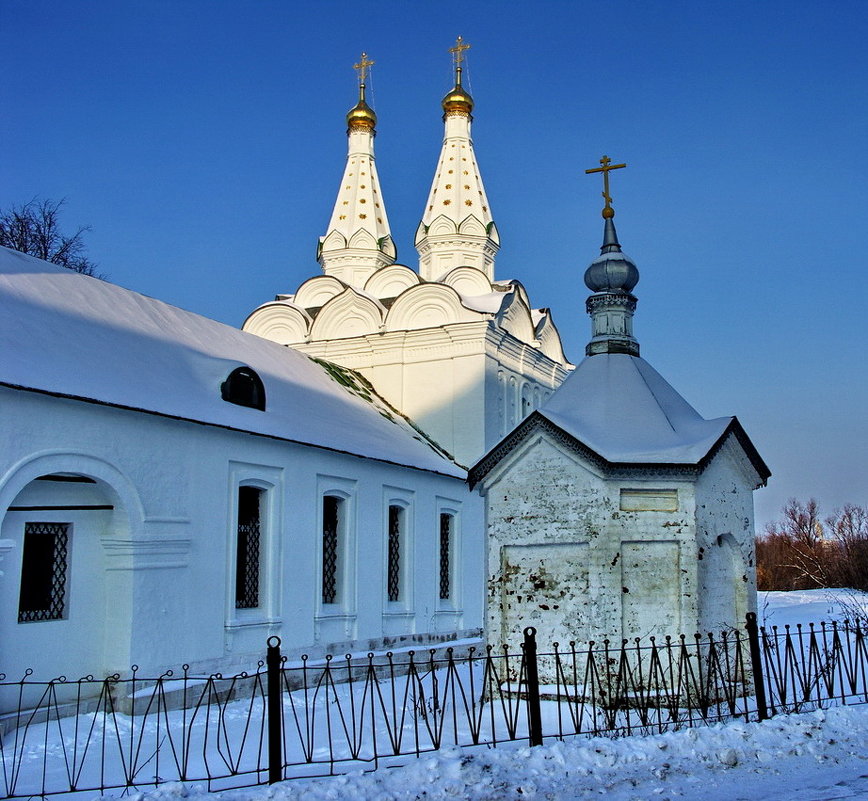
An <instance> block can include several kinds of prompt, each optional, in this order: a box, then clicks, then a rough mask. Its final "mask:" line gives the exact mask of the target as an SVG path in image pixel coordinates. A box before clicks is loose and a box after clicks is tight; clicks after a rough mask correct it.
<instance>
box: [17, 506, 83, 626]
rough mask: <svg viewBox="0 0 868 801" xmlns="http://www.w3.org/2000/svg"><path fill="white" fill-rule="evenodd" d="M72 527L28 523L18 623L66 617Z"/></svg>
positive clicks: (65, 524) (22, 564) (61, 524)
mask: <svg viewBox="0 0 868 801" xmlns="http://www.w3.org/2000/svg"><path fill="white" fill-rule="evenodd" d="M69 526H70V524H69V523H25V524H24V548H23V549H22V550H23V552H22V558H21V593H20V595H19V597H18V622H19V623H31V622H34V621H37V620H62V619H63V618H64V617H65V616H66V578H67V573H68V570H69V560H68V556H67V553H68V546H69Z"/></svg>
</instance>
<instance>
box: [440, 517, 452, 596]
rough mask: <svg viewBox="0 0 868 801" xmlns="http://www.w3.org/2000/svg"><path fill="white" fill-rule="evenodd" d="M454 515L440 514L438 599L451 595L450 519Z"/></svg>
mask: <svg viewBox="0 0 868 801" xmlns="http://www.w3.org/2000/svg"><path fill="white" fill-rule="evenodd" d="M453 520H454V517H453V516H452V515H451V514H449V513H448V512H441V514H440V600H441V601H448V600H450V598H451V597H452V587H451V582H452V564H451V561H452V560H451V548H452V521H453Z"/></svg>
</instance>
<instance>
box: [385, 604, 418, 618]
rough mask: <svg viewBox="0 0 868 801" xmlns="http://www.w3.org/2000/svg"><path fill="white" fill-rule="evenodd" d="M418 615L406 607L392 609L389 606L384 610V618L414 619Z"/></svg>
mask: <svg viewBox="0 0 868 801" xmlns="http://www.w3.org/2000/svg"><path fill="white" fill-rule="evenodd" d="M415 614H416V612H415V611H413V610H412V609H407V608H404V607H400V606H399V607H396V608H393V609H390V608H389V607H388V606H387V607H386V608H385V609H384V610H383V617H414V616H415Z"/></svg>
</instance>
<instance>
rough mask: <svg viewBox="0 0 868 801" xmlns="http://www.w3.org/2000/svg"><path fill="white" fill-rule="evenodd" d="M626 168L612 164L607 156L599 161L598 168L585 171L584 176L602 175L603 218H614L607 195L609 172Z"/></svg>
mask: <svg viewBox="0 0 868 801" xmlns="http://www.w3.org/2000/svg"><path fill="white" fill-rule="evenodd" d="M626 166H627V165H626V164H612V159H610V158H609V157H608V156H603V158H601V159H600V166H599V167H594V168H593V169H592V170H585V175H590V174H591V173H592V172H601V173H603V199H604V200H605V201H606V205H605V207H604V208H603V217H614V216H615V210H614V209H613V208H612V196H611V195H610V194H609V171H610V170H620V169H621V168H622V167H626Z"/></svg>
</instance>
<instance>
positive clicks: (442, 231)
mask: <svg viewBox="0 0 868 801" xmlns="http://www.w3.org/2000/svg"><path fill="white" fill-rule="evenodd" d="M457 231H458V227H457V226H456V225H455V222H454V220H451V219H450V218H449V217H446V216H445V215H443V214H441V215H440V216H439V217H436V218H435V219H433V220H432V221H431V222H430V224H429V225H428V230H427V231H426V233H427V235H428V236H451V235H452V234H455V233H457Z"/></svg>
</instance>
